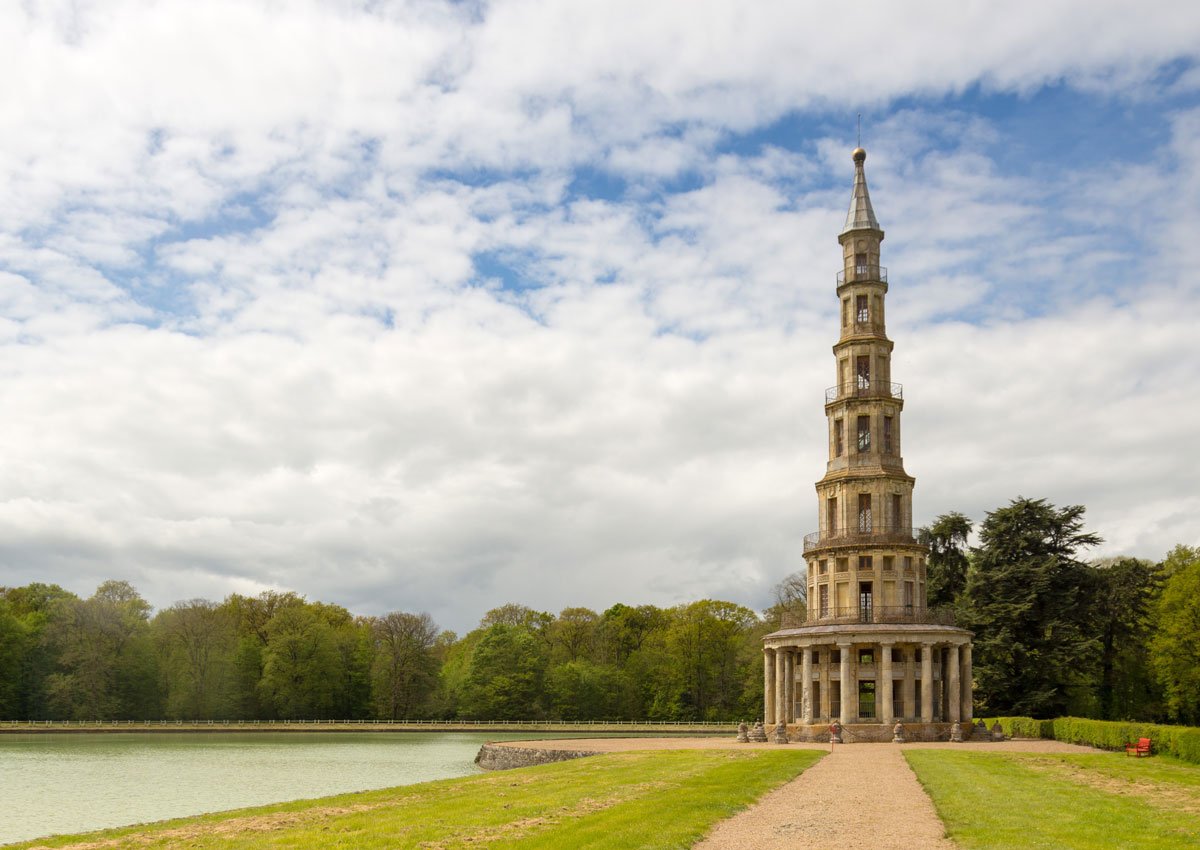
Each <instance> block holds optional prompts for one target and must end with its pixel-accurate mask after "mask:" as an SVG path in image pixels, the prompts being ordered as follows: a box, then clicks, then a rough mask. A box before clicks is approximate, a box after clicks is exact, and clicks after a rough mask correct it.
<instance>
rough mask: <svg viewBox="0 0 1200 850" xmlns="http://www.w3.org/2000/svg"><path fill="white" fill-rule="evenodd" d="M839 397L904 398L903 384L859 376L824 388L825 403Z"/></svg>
mask: <svg viewBox="0 0 1200 850" xmlns="http://www.w3.org/2000/svg"><path fill="white" fill-rule="evenodd" d="M840 398H899V399H902V398H904V385H903V384H896V383H891V382H889V381H870V380H867V379H864V378H859V379H858V380H855V381H849V382H847V383H844V384H837V385H836V386H832V387H828V388H827V389H826V390H825V403H826V404H829V403H830V402H833V401H837V400H838V399H840Z"/></svg>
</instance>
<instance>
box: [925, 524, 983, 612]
mask: <svg viewBox="0 0 1200 850" xmlns="http://www.w3.org/2000/svg"><path fill="white" fill-rule="evenodd" d="M971 527H972V526H971V520H969V519H967V518H966V517H965V516H963V515H962V514H960V513H958V512H957V511H952V512H951V513H948V514H942V515H941V516H939V517H938V518H937V519H935V520H934V521H933V523H932V524H931V525H929V526H927V527H925V528H922V529H920V530H919V531H918V532H917V540H918V541H920V542H921V543H923V544H925V545H926V546H928V547H929V558H928V560H927V561H926V572H925V576H926V578H925V590H926V593H927V597H926V598H927V599H928V602H929V607H931V608H943V607H949V606H952V605H954V604H955V603H957V602H958V598H959V596H961V595H962V592H963V590H964V589H965V588H966V586H967V566H968V564H969V559H968V557H967V552H968V550H967V538H968V537H970V535H971Z"/></svg>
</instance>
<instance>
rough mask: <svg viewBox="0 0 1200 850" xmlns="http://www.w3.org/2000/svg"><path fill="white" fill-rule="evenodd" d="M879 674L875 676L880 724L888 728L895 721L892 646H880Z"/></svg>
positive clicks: (885, 644)
mask: <svg viewBox="0 0 1200 850" xmlns="http://www.w3.org/2000/svg"><path fill="white" fill-rule="evenodd" d="M878 670H879V672H878V673H877V674H876V676H875V698H876V700H877V701H878V703H879V722H880V723H885V724H887V725H888V726H891V725H892V721H893V720H894V719H895V717H894V715H895V709H894V708H893V707H892V644H891V643H881V644H879V668H878Z"/></svg>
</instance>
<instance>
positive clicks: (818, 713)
mask: <svg viewBox="0 0 1200 850" xmlns="http://www.w3.org/2000/svg"><path fill="white" fill-rule="evenodd" d="M893 651H895V652H896V655H898V656H899V657H898V658H897V659H895V660H894V659H893V657H892V656H893ZM918 659H919V665H920V669H919V671H918ZM935 659H936V661H937V663H936V664H935V663H934V662H935ZM797 668H798V675H797ZM863 682H871V683H872V689H871V690H870V691H868V693H869V694H872V695H873V696H872V697H871V698H869V699H867V700H864V701H863V702H862V703H861V704H860V699H859V697H860V687H861V683H863ZM895 682H900V683H901V685H900V703H901V705H900V706H899V709H898V707H897V706H896V704H895V700H894V699H893V691H894V688H895V685H894V684H893V683H895ZM918 683H919V684H920V698H919V699H918V696H917V686H918ZM971 683H972V670H971V644H970V643H969V642H966V641H964V642H944V641H942V642H939V641H936V640H921V641H907V640H906V641H900V640H877V641H873V642H863V641H860V640H835V641H826V642H820V641H819V640H813V641H811V642H806V643H804V644H798V645H794V646H775V647H767V648H766V649H764V650H763V701H764V709H765V711H764V722H765V723H767V724H769V725H774V724H778V723H785V724H790V723H800V724H804V725H811V724H812V723H814V722H832V721H834V720H837V721H839V722H841V723H842V724H843V725H845V724H848V723H881V724H889V725H890V724H892V723H894V722H895V721H896V720H904V721H907V722H921V723H934V722H943V723H958V722H961V723H964V724H965V723H969V722H970V721H971V720H972V707H971V706H972V693H971V690H972V685H971ZM797 684H799V688H797ZM814 694H815V698H814ZM835 695H836V697H837V700H836V705H835V701H834V696H835ZM868 706H869V711H868V712H866V713H868V714H869V716H860V711H861V710H862V709H863V708H864V707H868ZM918 706H919V709H918Z"/></svg>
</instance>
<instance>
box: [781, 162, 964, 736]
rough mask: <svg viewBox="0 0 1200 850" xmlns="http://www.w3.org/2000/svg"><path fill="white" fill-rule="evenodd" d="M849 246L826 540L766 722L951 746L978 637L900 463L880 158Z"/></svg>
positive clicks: (860, 182) (857, 202) (856, 208)
mask: <svg viewBox="0 0 1200 850" xmlns="http://www.w3.org/2000/svg"><path fill="white" fill-rule="evenodd" d="M853 159H854V189H853V192H852V194H851V196H850V211H849V213H848V214H847V215H846V226H845V227H844V228H842V232H841V233H840V234H839V235H838V242H839V243H840V244H841V246H842V270H841V271H839V272H838V274H837V297H838V301H839V310H838V316H839V330H838V339H837V343H836V344H835V345H834V346H833V354H834V360H835V365H836V372H835V375H836V378H835V381H836V383H835V384H834V386H832V387H830V388H829V389H827V390H826V391H825V416H826V418H827V419H828V422H829V428H828V436H829V462H828V463H827V464H826V468H825V476H824V477H823V478H822V479H821V480H820V481H818V482H817V511H818V520H817V525H818V530H817V531H814V532H813V533H812V534H809V535H807V536H806V537H805V538H804V559H805V561H806V562H807V563H808V612H807V613H808V616H807V619H806V620H805V621H804V622H802V623H797V622H789V621H788V620H787V619H786V618H785V621H784V622H783V623H781V628H780V630H779V631H777V632H774V633H772V634H769V635H767V636H766V638H764V650H763V652H764V685H765V694H764V703H765V705H764V709H765V712H764V720H765V722H766V723H767V724H770V725H776V726H784V727H785V730H786V731H787V732H788V733H789V734H790V735H791V736H792V738H793V739H800V740H814V739H821V738H824V739H826V740H827V739H828V737H829V726H830V724H831V723H833V722H834V721H838V722H839V723H840V724H841V725H842V727H844V728H845V730H846V733H847V734H848V736H849V737H848V738H847V740H891V738H892V727H893V725H894V724H895V722H896V721H897V720H901V721H903V722H904V724H905V728H906V734H907V735H908V737H909V738H919V739H925V740H936V739H938V738H941V739H946V738H948V737H950V729H951V725H952V724H953V723H957V722H962V723H963V724H964V725H966V724H967V723H969V721H970V719H971V642H970V641H971V633H970V632H968V631H965V630H964V629H959V628H955V627H954V625H953V623H952V621H951V620H950V619H949V618H948V617H947V616H946V615H945V614H944V613H943V612H938V611H931V610H928V609H927V608H926V605H925V599H926V595H925V557H926V554H927V550H926V548H925V547H924V546H922V545H921V544H920V543H918V542H917V540H916V537H915V535H914V533H913V528H912V492H913V483H914V480H915V479H913V477H912V476H910V475H909V474H908V473H906V472H905V471H904V462H903V459H902V457H901V453H900V435H901V428H900V413H901V411H902V410H903V409H904V393H903V389H902V387H901V386H900V384H897V383H893V382H892V363H891V359H892V347H893V343H892V341H891V340H890V339H888V337H887V331H886V327H885V324H884V316H885V312H884V301H885V299H886V297H887V292H888V276H887V269H886V268H884V267H883V266H882V265H880V244H881V243H882V242H883V228H881V227H880V226H879V221H878V220H877V219H876V218H875V211H874V209H873V208H872V207H871V196H870V194H869V193H868V192H867V177H866V172H865V171H864V168H863V166H864V163H865V162H866V159H867V152H866V151H864V150H863V149H862V148H858V149H857V150H855V151H854V153H853Z"/></svg>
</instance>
